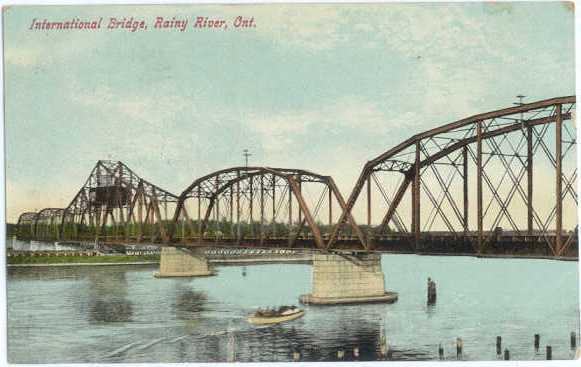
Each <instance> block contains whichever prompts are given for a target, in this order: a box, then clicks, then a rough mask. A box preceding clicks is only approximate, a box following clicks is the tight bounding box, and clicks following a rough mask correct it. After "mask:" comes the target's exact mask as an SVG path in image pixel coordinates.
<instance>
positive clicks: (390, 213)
mask: <svg viewBox="0 0 581 367" xmlns="http://www.w3.org/2000/svg"><path fill="white" fill-rule="evenodd" d="M411 182H412V179H411V177H410V175H406V176H405V178H404V180H403V182H402V183H401V185H400V186H399V189H398V190H397V193H396V194H395V197H394V198H393V201H392V202H391V205H390V206H389V209H388V210H387V212H386V213H385V216H384V217H383V220H382V221H381V225H380V226H379V228H378V231H377V233H378V234H379V233H381V232H383V230H384V229H385V228H387V225H388V223H389V222H390V221H391V219H392V218H393V216H394V214H395V211H396V208H397V207H398V205H399V203H400V202H401V200H402V199H403V197H404V194H405V192H406V190H407V188H408V186H409V185H410V183H411ZM412 230H413V229H412Z"/></svg>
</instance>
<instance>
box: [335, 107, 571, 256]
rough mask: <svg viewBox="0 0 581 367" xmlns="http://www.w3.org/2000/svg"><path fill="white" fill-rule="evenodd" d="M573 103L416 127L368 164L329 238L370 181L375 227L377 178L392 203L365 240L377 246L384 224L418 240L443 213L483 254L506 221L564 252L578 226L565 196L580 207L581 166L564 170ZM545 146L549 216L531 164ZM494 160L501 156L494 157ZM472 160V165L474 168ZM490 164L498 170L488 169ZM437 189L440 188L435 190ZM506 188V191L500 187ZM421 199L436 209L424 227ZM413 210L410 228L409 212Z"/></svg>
mask: <svg viewBox="0 0 581 367" xmlns="http://www.w3.org/2000/svg"><path fill="white" fill-rule="evenodd" d="M575 105H576V99H575V96H568V97H560V98H551V99H547V100H543V101H539V102H534V103H528V104H522V105H518V106H515V107H510V108H506V109H501V110H498V111H492V112H487V113H483V114H479V115H475V116H471V117H468V118H465V119H462V120H459V121H456V122H453V123H450V124H447V125H443V126H440V127H437V128H434V129H431V130H428V131H426V132H422V133H419V134H416V135H414V136H413V137H411V138H409V139H407V140H405V141H404V142H402V143H400V144H398V145H397V146H395V147H393V148H391V149H389V150H388V151H386V152H385V153H383V154H381V155H379V156H377V157H376V158H374V159H372V160H370V161H369V162H367V163H366V164H365V166H364V168H363V170H362V172H361V174H360V176H359V178H358V180H357V182H356V184H355V187H354V188H353V190H352V192H351V195H350V196H349V199H348V200H347V204H346V210H345V211H344V212H343V213H342V215H341V217H340V218H339V220H338V223H337V224H336V226H335V227H334V229H333V232H332V234H331V238H330V240H329V245H330V246H333V244H334V242H335V241H336V240H337V237H338V236H339V233H341V231H342V227H343V225H344V224H345V223H346V218H347V216H348V215H351V213H352V211H353V209H354V207H355V205H356V203H357V202H358V199H359V198H360V196H361V193H362V192H363V189H364V187H365V186H367V194H366V196H367V218H368V223H367V225H368V227H370V228H371V227H372V224H371V210H372V209H371V207H372V202H373V200H371V199H370V197H371V196H372V190H371V187H372V183H375V184H376V187H377V191H379V192H380V193H381V195H382V196H383V197H384V199H385V201H386V204H387V209H386V210H385V212H384V215H383V217H382V220H381V222H380V224H379V225H378V226H376V227H375V228H374V229H373V230H372V231H369V232H368V238H367V239H366V241H367V242H368V247H371V246H372V243H373V238H376V237H381V236H382V235H383V234H385V233H386V232H385V231H388V232H390V231H391V228H390V226H393V227H395V229H396V231H397V232H399V233H405V234H408V235H409V239H410V241H411V242H412V244H413V246H414V247H415V246H417V245H418V243H419V242H420V240H421V237H422V235H423V234H425V233H426V232H429V231H430V228H427V227H429V226H431V225H433V223H434V218H441V222H443V225H444V226H445V228H446V230H447V231H449V232H451V233H453V234H454V235H455V236H456V237H459V236H471V235H474V234H475V235H477V237H478V240H477V242H476V246H475V251H476V252H478V253H482V252H483V251H485V249H486V246H487V244H489V243H490V242H491V241H492V240H493V239H494V236H495V235H496V233H495V232H496V231H495V227H496V226H498V225H499V223H501V222H503V221H507V222H508V224H509V226H510V227H511V228H510V229H511V230H513V231H515V232H516V233H517V234H519V235H520V234H528V235H531V236H532V235H538V236H540V237H543V239H544V240H545V242H546V244H547V246H548V248H549V249H550V251H551V253H552V254H553V255H556V256H559V255H562V254H563V253H564V252H565V251H566V250H567V248H568V247H569V246H570V245H571V244H572V243H573V242H575V241H576V234H575V232H570V233H564V232H563V228H562V219H563V212H562V211H563V202H564V201H569V202H571V203H573V204H574V206H575V207H576V205H577V193H576V191H575V188H576V185H575V181H576V167H575V168H574V169H569V171H570V172H569V173H566V172H565V171H564V169H563V158H565V157H567V153H571V151H573V150H574V149H573V148H575V146H576V140H575V137H576V135H575V134H574V133H571V131H570V130H571V129H570V128H568V127H567V125H565V122H570V121H571V119H572V118H573V116H574V111H575ZM568 125H570V124H568ZM551 129H553V130H554V131H552V130H551ZM573 129H574V127H573ZM563 130H565V131H566V133H567V134H568V138H569V140H566V139H567V136H566V137H565V138H563V137H562V133H563ZM486 149H488V151H486ZM552 150H555V153H552ZM542 153H544V155H543V158H546V160H547V161H548V162H549V163H550V164H551V166H552V168H553V172H554V177H553V182H554V183H555V199H554V204H555V207H554V208H553V210H552V211H551V212H550V213H549V214H548V215H547V216H546V217H542V216H541V215H540V214H539V213H538V210H537V208H536V207H535V205H534V200H533V187H534V185H533V182H534V180H533V176H534V174H533V173H534V167H535V166H534V164H533V163H534V162H535V161H536V160H537V159H538V156H539V155H542ZM570 156H571V154H569V157H570ZM556 157H560V159H556ZM491 160H496V161H495V162H492V163H491ZM470 164H473V165H474V167H469V165H470ZM487 165H489V166H488V167H487ZM515 166H518V167H515ZM446 169H447V170H448V172H451V173H450V174H446V175H445V174H444V173H448V172H446ZM492 170H498V171H500V172H492V173H491V171H492ZM471 171H474V173H475V174H474V176H475V177H474V178H473V179H474V181H475V182H476V184H477V185H476V186H477V188H476V202H477V210H476V213H475V216H476V217H477V221H476V222H477V229H476V231H475V232H476V233H473V232H471V231H470V222H469V220H468V219H469V212H471V211H474V210H473V208H472V207H471V206H470V205H469V203H470V202H471V200H470V199H469V198H470V194H469V191H470V187H469V185H468V178H469V173H470V172H471ZM392 173H395V175H396V176H399V177H398V178H396V179H391V180H389V181H390V182H389V183H390V184H392V186H393V194H392V195H391V197H390V196H389V195H388V194H387V193H386V191H387V190H386V188H385V187H382V186H385V185H384V184H383V183H382V182H381V179H379V178H378V176H379V175H391V174H392ZM497 173H498V174H497ZM525 174H526V178H527V179H526V180H525V181H527V183H526V188H523V187H522V181H523V177H524V176H525ZM495 175H496V176H500V177H501V179H500V181H499V182H495V177H494V176H495ZM426 176H431V177H430V178H431V181H429V182H428V181H427V179H426V178H425V177H426ZM390 177H393V176H390ZM507 178H508V179H507ZM455 179H456V180H455ZM456 181H460V183H461V184H460V186H461V187H459V188H458V190H456V191H455V193H456V194H457V193H460V196H461V198H460V199H458V197H457V196H458V195H456V196H454V193H453V192H452V191H453V190H452V189H451V187H452V186H454V185H455V184H456V183H457V182H456ZM393 183H396V184H395V185H393ZM485 185H486V186H485ZM408 188H409V190H408ZM437 190H439V192H438V194H439V195H435V193H434V192H435V191H437ZM503 190H504V191H507V193H506V194H503ZM408 191H409V192H410V196H411V200H410V202H411V208H410V212H411V215H410V216H409V217H405V215H403V214H402V213H401V210H402V207H403V206H404V205H403V204H402V203H404V200H403V198H404V196H405V193H406V192H408ZM483 192H484V193H486V194H487V195H488V198H489V199H490V202H489V203H484V201H483V200H484V198H483ZM517 194H518V195H517ZM516 196H518V197H519V199H520V202H521V203H523V202H524V205H526V207H527V208H526V216H527V225H526V227H527V228H526V231H523V230H522V228H519V226H518V225H517V220H515V219H514V218H513V217H514V216H515V214H514V213H513V211H514V209H512V206H515V203H516V202H517V201H515V200H513V199H514V198H515V197H516ZM491 202H492V203H494V204H495V205H496V206H497V207H498V208H499V209H498V212H497V213H496V215H494V214H493V213H492V211H491V210H490V208H491ZM420 203H422V205H426V204H424V203H427V204H428V205H427V206H429V207H430V208H431V211H430V214H429V216H428V220H427V221H426V220H424V222H423V224H424V228H423V229H422V228H421V226H422V220H421V219H422V218H421V215H420V213H421V210H420V208H421V206H420ZM406 204H407V203H406ZM487 215H488V216H491V217H493V219H492V221H491V222H489V223H492V227H491V228H490V229H489V230H486V229H485V228H484V220H485V219H488V218H487ZM410 217H411V220H409V222H411V223H410V230H409V231H408V229H407V226H406V222H408V221H407V220H406V219H409V218H410ZM552 221H554V222H555V227H556V228H555V230H554V235H553V234H552V233H551V231H550V229H549V226H550V224H551V222H552ZM426 222H427V223H426ZM575 223H576V222H575ZM428 224H429V226H428ZM535 226H536V228H535ZM426 228H427V230H426Z"/></svg>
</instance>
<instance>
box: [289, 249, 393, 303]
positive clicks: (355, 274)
mask: <svg viewBox="0 0 581 367" xmlns="http://www.w3.org/2000/svg"><path fill="white" fill-rule="evenodd" d="M397 296H398V295H397V293H395V292H387V291H386V290H385V281H384V276H383V271H382V269H381V257H380V255H379V254H372V253H367V254H357V255H352V254H319V253H317V254H314V255H313V292H312V293H310V294H305V295H302V296H300V298H299V300H300V302H302V303H305V304H343V303H368V302H382V303H392V302H395V301H396V300H397Z"/></svg>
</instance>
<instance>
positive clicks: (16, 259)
mask: <svg viewBox="0 0 581 367" xmlns="http://www.w3.org/2000/svg"><path fill="white" fill-rule="evenodd" d="M209 262H210V263H212V264H215V265H233V266H234V265H258V264H274V263H287V264H288V263H292V264H311V263H312V258H311V256H308V255H301V256H291V257H289V256H284V257H282V256H261V257H251V258H221V259H209ZM151 264H159V255H134V256H126V255H111V256H66V255H56V256H28V255H24V256H23V255H20V256H10V257H7V266H8V267H9V268H16V267H50V266H55V267H56V266H105V265H151Z"/></svg>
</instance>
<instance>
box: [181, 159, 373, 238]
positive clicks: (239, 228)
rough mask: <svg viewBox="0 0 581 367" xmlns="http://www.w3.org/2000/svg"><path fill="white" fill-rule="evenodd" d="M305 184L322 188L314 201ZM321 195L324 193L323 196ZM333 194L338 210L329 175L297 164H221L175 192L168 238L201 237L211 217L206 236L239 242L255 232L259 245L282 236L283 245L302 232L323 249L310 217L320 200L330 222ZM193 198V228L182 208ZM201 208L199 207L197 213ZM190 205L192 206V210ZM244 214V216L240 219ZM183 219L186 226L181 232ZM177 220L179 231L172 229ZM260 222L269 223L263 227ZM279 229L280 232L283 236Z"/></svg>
mask: <svg viewBox="0 0 581 367" xmlns="http://www.w3.org/2000/svg"><path fill="white" fill-rule="evenodd" d="M308 184H311V185H313V184H319V185H322V186H323V188H324V189H323V192H322V193H321V196H320V197H319V200H318V201H317V203H316V204H315V203H309V202H308V200H306V198H305V196H304V195H303V187H304V186H305V185H308ZM325 194H326V196H327V198H324V197H325ZM333 198H334V200H335V201H336V202H337V204H338V205H339V207H340V208H341V209H343V208H344V205H345V201H344V199H343V197H342V195H341V193H340V192H339V190H338V189H337V186H336V185H335V182H334V181H333V179H332V178H331V177H329V176H324V175H320V174H317V173H313V172H309V171H306V170H302V169H288V168H271V167H232V168H227V169H223V170H220V171H216V172H213V173H211V174H209V175H206V176H203V177H201V178H199V179H197V180H195V181H194V182H193V183H192V184H191V185H190V186H189V187H188V188H187V189H186V190H184V192H183V193H182V194H181V195H180V197H179V201H178V204H177V209H176V212H175V215H174V219H173V225H172V238H173V239H174V240H175V241H181V242H184V241H192V240H197V241H198V242H203V241H207V240H208V239H207V237H209V235H210V234H209V233H207V232H206V231H207V230H208V229H209V227H210V224H211V223H210V221H212V222H213V223H212V224H213V225H214V227H215V229H214V231H213V232H214V233H213V234H212V235H211V236H210V237H212V236H213V238H214V239H215V240H223V239H224V237H228V235H229V236H230V237H228V239H229V240H233V241H234V242H236V243H240V242H241V241H244V240H246V239H247V238H249V237H250V238H252V237H254V236H255V235H256V232H258V238H257V240H258V241H260V243H261V244H263V243H265V242H268V241H280V240H281V239H283V240H286V241H287V243H286V245H288V246H290V247H292V246H294V245H295V242H296V241H297V239H299V238H300V236H301V233H302V232H303V231H305V232H306V233H305V235H307V237H308V236H312V239H313V240H314V243H315V246H316V247H317V248H319V249H326V248H327V246H326V240H327V238H325V237H326V236H325V235H323V234H322V232H321V228H320V223H317V220H316V217H317V214H318V212H319V210H320V208H321V206H322V204H323V201H324V199H326V205H327V208H328V211H329V226H330V225H332V221H333V219H332V205H333V204H332V201H333ZM194 200H197V219H196V223H197V229H196V228H194V221H193V220H191V219H190V216H189V214H188V212H191V211H192V208H190V209H189V210H188V208H187V204H188V202H191V201H194ZM221 202H222V203H226V209H225V210H223V211H222V212H224V213H225V214H226V215H225V217H220V216H221V215H222V214H223V213H221V211H220V203H221ZM293 203H296V205H297V209H298V210H297V212H296V213H295V215H293V209H292V207H293ZM313 204H314V205H313ZM267 206H269V207H270V209H271V210H270V213H267V210H266V207H267ZM202 207H204V210H203V212H204V214H203V215H202ZM255 209H258V212H259V215H258V218H259V224H258V225H257V224H256V223H255V218H256V217H255V216H254V213H255ZM195 210H196V208H194V209H193V211H195ZM285 210H286V213H285V214H287V215H286V216H285V217H286V218H282V216H281V212H282V211H285ZM212 214H213V215H212ZM244 215H245V216H246V218H242V217H243V216H244ZM212 217H213V220H212V219H211V218H212ZM224 218H225V219H224ZM348 220H349V222H350V223H351V226H352V228H353V229H354V232H355V233H356V235H357V236H358V237H359V238H360V241H361V244H362V246H364V244H365V243H364V241H363V234H362V233H361V231H360V230H359V227H358V226H357V224H356V223H355V220H354V219H353V218H352V217H351V218H348ZM185 223H187V225H188V227H189V228H188V232H189V233H187V234H186V224H185ZM180 225H181V236H180V235H179V232H178V231H177V228H178V227H179V226H180ZM221 226H222V227H228V228H226V231H227V232H229V233H227V234H226V235H225V234H224V233H223V232H222V231H221V230H220V228H221ZM257 226H258V228H256V227H257ZM266 227H269V228H268V230H267V228H266ZM277 231H278V233H277ZM281 232H285V233H284V235H283V233H281ZM283 237H284V238H283ZM275 238H276V240H275ZM281 244H282V243H281Z"/></svg>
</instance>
